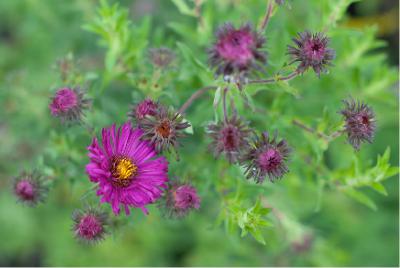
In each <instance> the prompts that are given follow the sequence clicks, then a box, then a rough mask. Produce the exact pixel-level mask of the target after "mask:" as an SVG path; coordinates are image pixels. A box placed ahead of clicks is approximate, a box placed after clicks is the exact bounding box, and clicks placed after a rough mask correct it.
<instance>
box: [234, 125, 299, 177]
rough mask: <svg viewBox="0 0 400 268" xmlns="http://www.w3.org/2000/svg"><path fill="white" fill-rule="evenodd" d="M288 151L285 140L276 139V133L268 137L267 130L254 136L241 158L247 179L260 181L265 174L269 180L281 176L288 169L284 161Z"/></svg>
mask: <svg viewBox="0 0 400 268" xmlns="http://www.w3.org/2000/svg"><path fill="white" fill-rule="evenodd" d="M290 151H291V150H290V148H289V147H288V145H287V143H286V141H285V140H280V141H278V140H277V135H276V134H275V136H274V137H270V136H269V134H268V132H264V133H262V135H261V136H256V138H255V140H254V141H253V143H252V144H251V145H250V147H249V149H248V150H247V151H246V152H245V153H244V155H243V156H242V158H241V164H242V165H243V166H244V167H245V168H246V171H245V174H246V177H247V179H251V178H253V179H254V180H255V181H256V182H257V183H262V182H263V181H264V179H265V177H266V176H268V177H269V179H270V181H271V182H274V181H275V180H276V179H280V178H282V176H283V175H284V174H285V173H287V172H288V171H289V169H288V167H287V165H286V162H287V159H288V156H289V153H290Z"/></svg>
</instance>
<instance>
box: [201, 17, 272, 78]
mask: <svg viewBox="0 0 400 268" xmlns="http://www.w3.org/2000/svg"><path fill="white" fill-rule="evenodd" d="M216 37H217V40H216V42H215V43H214V46H213V47H212V48H211V49H210V50H209V63H210V65H211V66H212V67H213V68H216V74H217V75H221V74H223V75H231V74H234V73H246V72H247V71H249V70H250V69H252V68H256V69H260V68H261V67H260V66H259V65H258V63H257V62H260V63H265V61H266V57H265V55H264V53H262V51H261V49H262V47H263V45H264V42H265V39H264V38H263V37H262V36H261V35H260V34H258V33H257V32H256V31H255V30H253V28H252V26H251V25H250V24H245V25H243V26H242V27H241V28H239V29H235V27H234V26H233V25H232V24H231V23H226V24H224V25H223V26H221V27H220V28H219V29H218V31H217V33H216Z"/></svg>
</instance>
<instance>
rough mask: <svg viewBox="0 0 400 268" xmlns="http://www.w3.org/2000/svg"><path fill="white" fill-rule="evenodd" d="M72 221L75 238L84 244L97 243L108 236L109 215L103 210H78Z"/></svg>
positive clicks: (74, 213)
mask: <svg viewBox="0 0 400 268" xmlns="http://www.w3.org/2000/svg"><path fill="white" fill-rule="evenodd" d="M72 219H73V221H74V225H73V232H74V234H75V237H76V238H77V239H79V240H80V241H82V242H86V243H95V242H98V241H100V240H102V239H104V236H105V235H106V234H107V231H106V226H107V224H108V215H107V213H105V212H103V211H101V210H97V209H94V208H91V207H89V208H86V209H85V210H76V211H74V212H73V214H72Z"/></svg>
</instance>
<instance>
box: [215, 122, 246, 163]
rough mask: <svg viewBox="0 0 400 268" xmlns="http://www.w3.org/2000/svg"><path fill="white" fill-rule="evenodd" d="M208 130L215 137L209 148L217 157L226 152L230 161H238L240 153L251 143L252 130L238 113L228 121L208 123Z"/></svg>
mask: <svg viewBox="0 0 400 268" xmlns="http://www.w3.org/2000/svg"><path fill="white" fill-rule="evenodd" d="M208 131H209V134H210V136H211V138H212V139H213V140H212V142H211V144H210V146H209V149H210V150H211V151H213V152H214V155H215V157H219V156H220V155H221V154H222V153H223V154H225V156H226V158H227V159H228V161H229V162H230V163H236V162H237V161H238V159H239V155H240V153H241V152H242V151H243V150H244V149H246V148H247V146H248V145H249V143H248V137H249V134H250V132H251V130H250V129H249V128H248V125H247V124H246V123H244V122H242V121H241V120H240V119H239V118H238V117H237V116H236V115H234V116H232V117H231V118H229V119H228V120H227V121H226V122H225V121H224V122H218V123H217V124H210V125H208Z"/></svg>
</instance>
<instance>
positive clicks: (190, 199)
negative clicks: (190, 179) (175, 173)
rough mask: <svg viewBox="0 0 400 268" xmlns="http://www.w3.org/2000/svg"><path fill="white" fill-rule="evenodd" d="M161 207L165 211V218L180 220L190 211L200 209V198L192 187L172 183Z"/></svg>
mask: <svg viewBox="0 0 400 268" xmlns="http://www.w3.org/2000/svg"><path fill="white" fill-rule="evenodd" d="M161 205H162V208H163V209H164V211H165V216H167V217H170V218H181V217H184V216H186V215H187V214H188V213H189V212H190V211H191V210H192V209H199V208H200V197H199V196H198V194H197V190H196V188H194V187H193V186H191V185H189V184H184V183H180V182H173V183H171V184H170V186H169V187H168V190H167V191H166V193H165V197H164V201H163V202H161Z"/></svg>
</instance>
